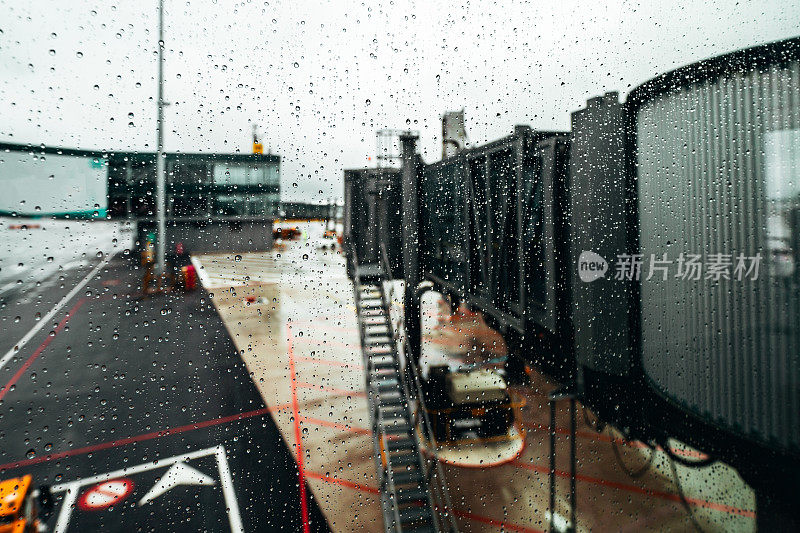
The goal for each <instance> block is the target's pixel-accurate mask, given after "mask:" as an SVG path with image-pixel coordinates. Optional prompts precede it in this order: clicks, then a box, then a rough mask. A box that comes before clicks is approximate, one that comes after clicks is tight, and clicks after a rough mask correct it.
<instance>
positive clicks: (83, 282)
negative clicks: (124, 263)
mask: <svg viewBox="0 0 800 533" xmlns="http://www.w3.org/2000/svg"><path fill="white" fill-rule="evenodd" d="M120 250H121V248H117V249H116V250H112V251H111V252H110V253H109V254H107V255H106V257H105V258H104V259H103V260H102V261H100V263H99V264H98V265H97V266H96V267H94V268H93V269H92V271H91V272H89V273H88V274H87V275H86V277H85V278H83V279H82V280H81V281H80V283H78V284H77V285H75V287H73V289H72V290H71V291H69V292H68V293H67V295H66V296H64V297H63V298H61V300H60V301H59V302H58V303H57V304H56V305H55V306H54V307H53V308H52V309H51V310H50V311H49V312H48V313H47V314H46V315H44V316H43V317H42V318H41V319H40V320H39V322H37V323H36V325H35V326H33V327H32V328H31V329H30V331H28V333H26V334H25V336H24V337H22V338H21V339H20V340H19V341H18V342H17V344H16V345H15V346H14V347H13V348H11V349H10V350H9V351H7V352H6V353H5V355H4V356H3V357H2V358H0V369H2V368H3V367H4V366H5V365H6V363H8V362H9V361H10V360H11V358H12V357H14V356H15V355H16V354H17V353H19V351H20V350H22V348H24V347H25V345H26V344H28V342H29V341H30V340H31V339H32V338H33V337H34V335H36V334H37V333H38V332H39V330H40V329H42V327H43V326H44V325H45V324H49V323H50V321H51V320H52V319H53V317H54V316H55V315H56V313H58V312H59V311H60V310H61V308H62V307H64V304H66V303H67V302H68V301H70V300H71V299H72V297H73V296H75V295H76V294H78V291H79V290H81V289H82V288H84V287H85V286H86V284H87V283H89V281H91V279H92V278H93V277H94V276H95V274H97V273H98V272H99V271H100V270H101V269H102V268H103V267H104V266H106V265H107V264H108V262H109V261H111V258H112V257H114V256H115V255H117V253H119V251H120Z"/></svg>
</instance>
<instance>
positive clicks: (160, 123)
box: [156, 0, 167, 276]
mask: <svg viewBox="0 0 800 533" xmlns="http://www.w3.org/2000/svg"><path fill="white" fill-rule="evenodd" d="M156 125H157V128H158V129H157V134H156V135H157V139H156V145H157V153H156V220H157V223H158V234H157V236H156V266H157V268H158V275H159V276H163V275H164V274H166V272H167V269H166V264H165V250H166V244H167V242H166V241H167V231H166V230H167V228H166V226H167V224H166V220H165V219H166V203H167V198H166V196H167V194H166V176H165V174H166V168H165V166H166V165H165V161H164V0H159V1H158V120H157V124H156Z"/></svg>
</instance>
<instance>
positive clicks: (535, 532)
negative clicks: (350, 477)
mask: <svg viewBox="0 0 800 533" xmlns="http://www.w3.org/2000/svg"><path fill="white" fill-rule="evenodd" d="M306 475H307V476H308V477H310V478H314V479H319V480H320V481H325V482H327V483H334V484H336V485H341V486H343V487H347V488H349V489H353V490H358V491H361V492H369V493H370V494H380V492H379V491H378V489H376V488H375V487H370V486H368V485H361V484H360V483H353V482H352V481H347V480H344V479H338V478H333V477H330V476H326V475H323V474H319V473H317V472H306ZM453 514H454V515H456V516H460V517H462V518H467V519H469V520H474V521H475V522H481V523H483V524H488V525H492V526H497V527H501V528H504V529H506V530H508V531H520V532H522V533H544V531H542V530H541V529H532V528H529V527H525V526H520V525H517V524H512V523H509V522H505V521H502V520H495V519H493V518H489V517H487V516H481V515H478V514H475V513H470V512H468V511H459V510H457V509H456V510H454V511H453Z"/></svg>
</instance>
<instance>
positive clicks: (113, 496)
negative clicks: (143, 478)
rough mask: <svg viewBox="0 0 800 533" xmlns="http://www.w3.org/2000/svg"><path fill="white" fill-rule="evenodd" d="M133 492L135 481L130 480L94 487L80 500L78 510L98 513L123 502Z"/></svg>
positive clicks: (122, 479)
mask: <svg viewBox="0 0 800 533" xmlns="http://www.w3.org/2000/svg"><path fill="white" fill-rule="evenodd" d="M131 492H133V481H131V480H130V479H128V478H121V479H112V480H110V481H104V482H102V483H98V484H97V485H95V486H93V487H92V488H90V489H89V490H87V491H86V492H84V493H83V494H82V495H81V497H80V498H79V499H78V508H80V509H82V510H84V511H98V510H100V509H105V508H107V507H111V506H112V505H114V504H115V503H118V502H121V501H122V500H124V499H125V498H127V497H128V496H130V494H131Z"/></svg>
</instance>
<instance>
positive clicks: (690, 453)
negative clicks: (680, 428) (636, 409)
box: [523, 422, 708, 459]
mask: <svg viewBox="0 0 800 533" xmlns="http://www.w3.org/2000/svg"><path fill="white" fill-rule="evenodd" d="M523 425H524V427H526V428H530V429H533V430H535V431H546V432H548V433H549V432H550V428H549V427H548V426H544V425H542V424H537V423H535V422H525V423H524V424H523ZM556 433H558V434H559V435H569V434H570V430H569V429H567V428H564V427H556ZM575 435H577V436H578V437H579V438H582V439H587V440H596V441H601V442H616V443H617V444H619V445H621V446H628V447H629V448H638V449H644V448H649V446H647V445H646V444H645V443H643V442H639V441H628V440H625V439H620V438H617V437H611V436H609V435H605V434H603V433H595V432H591V431H577V432H576V433H575ZM657 449H658V450H660V451H663V450H662V448H661V447H660V446H658V447H657ZM672 451H673V453H675V454H676V455H682V456H684V457H692V458H695V459H706V458H707V457H708V456H707V455H706V454H704V453H702V452H698V451H695V450H682V449H677V450H672Z"/></svg>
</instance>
